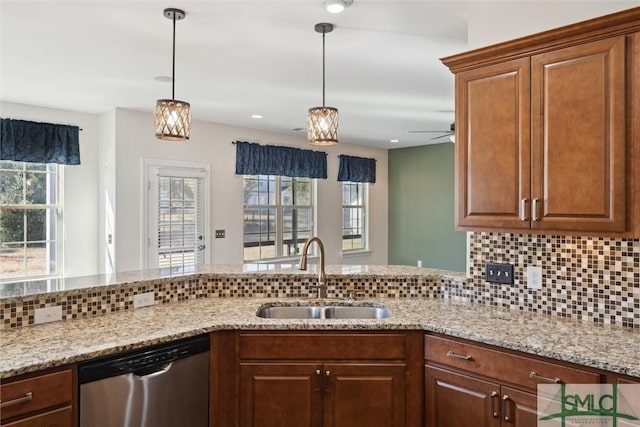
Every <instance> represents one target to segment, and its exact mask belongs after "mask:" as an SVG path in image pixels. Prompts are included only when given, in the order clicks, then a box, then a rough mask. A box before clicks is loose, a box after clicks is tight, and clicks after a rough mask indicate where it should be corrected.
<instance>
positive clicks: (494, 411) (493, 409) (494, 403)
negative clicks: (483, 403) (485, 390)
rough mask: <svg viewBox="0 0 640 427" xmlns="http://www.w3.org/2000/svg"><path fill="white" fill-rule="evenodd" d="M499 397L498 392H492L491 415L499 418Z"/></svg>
mask: <svg viewBox="0 0 640 427" xmlns="http://www.w3.org/2000/svg"><path fill="white" fill-rule="evenodd" d="M497 397H498V392H496V391H492V392H491V415H492V416H493V418H498V417H499V416H500V414H498V412H497V411H496V398H497Z"/></svg>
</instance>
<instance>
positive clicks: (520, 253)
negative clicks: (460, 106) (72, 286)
mask: <svg viewBox="0 0 640 427" xmlns="http://www.w3.org/2000/svg"><path fill="white" fill-rule="evenodd" d="M487 262H500V263H509V264H513V265H514V285H500V284H493V283H488V282H486V281H485V280H484V272H485V264H486V263H487ZM529 265H536V266H541V267H542V279H543V280H542V282H543V285H542V289H541V290H532V289H528V288H527V286H526V267H527V266H529ZM380 267H381V268H383V269H384V270H385V271H388V274H343V275H340V274H337V275H327V279H328V282H329V296H330V297H334V298H347V297H355V298H452V299H462V300H470V301H472V302H475V303H479V304H487V305H492V306H498V307H505V308H510V309H515V310H521V311H531V312H537V313H542V314H548V315H557V316H562V317H569V318H576V319H580V320H589V321H593V322H596V323H605V324H615V325H620V326H623V327H629V328H639V327H640V240H633V239H614V238H600V237H597V238H591V237H574V236H540V235H519V234H511V233H490V232H471V233H468V247H467V274H466V277H467V278H466V279H465V277H464V275H463V274H456V273H452V274H446V272H442V271H436V270H430V269H424V270H422V269H421V270H420V271H424V272H425V273H424V274H401V273H399V271H401V270H402V269H403V267H399V268H398V267H395V266H388V267H383V266H380ZM408 268H409V267H408ZM411 268H413V267H411ZM406 269H407V268H405V270H406ZM430 272H432V273H430ZM433 272H435V273H433ZM315 283H316V278H315V276H310V275H304V274H303V275H300V274H291V273H289V274H286V273H285V274H279V273H278V274H260V273H246V274H240V275H238V274H207V273H204V274H192V275H189V276H183V277H174V278H166V279H155V280H143V281H136V282H131V283H124V284H118V285H107V286H100V287H94V288H85V289H77V290H70V291H61V292H55V293H51V294H40V295H34V296H23V297H15V298H7V299H5V300H0V329H11V328H16V327H20V326H26V325H32V324H33V323H34V313H35V309H36V308H45V307H51V306H56V305H60V306H62V319H63V320H69V319H76V318H82V317H89V316H98V315H103V314H108V313H113V312H119V311H124V310H130V309H133V296H134V295H136V294H140V293H145V292H149V291H153V292H154V293H155V304H168V303H171V302H173V301H184V300H188V299H196V298H225V297H255V298H285V297H298V298H307V297H314V296H315V295H316V289H315V288H314V286H313V285H314V284H315Z"/></svg>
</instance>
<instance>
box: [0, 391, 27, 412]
mask: <svg viewBox="0 0 640 427" xmlns="http://www.w3.org/2000/svg"><path fill="white" fill-rule="evenodd" d="M31 399H33V393H32V392H28V393H27V394H25V395H24V396H22V397H18V398H17V399H13V400H8V401H6V402H3V401H1V400H0V408H8V407H9V406H14V405H19V404H21V403H24V402H28V401H30V400H31Z"/></svg>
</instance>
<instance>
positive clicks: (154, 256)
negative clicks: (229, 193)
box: [147, 165, 209, 273]
mask: <svg viewBox="0 0 640 427" xmlns="http://www.w3.org/2000/svg"><path fill="white" fill-rule="evenodd" d="M147 172H148V186H147V187H148V191H147V193H148V221H149V222H148V234H147V268H166V269H170V270H171V272H175V273H190V272H193V271H195V270H196V266H197V265H199V264H204V263H208V262H209V253H208V246H209V245H208V241H209V237H208V236H207V233H206V232H207V229H208V227H206V222H207V221H206V218H208V216H209V215H208V206H207V205H208V204H207V203H206V195H208V192H207V191H206V187H208V186H207V183H208V179H209V178H208V176H209V175H208V171H207V170H206V169H203V168H197V167H194V168H188V167H171V166H167V165H163V166H161V165H149V166H148V169H147Z"/></svg>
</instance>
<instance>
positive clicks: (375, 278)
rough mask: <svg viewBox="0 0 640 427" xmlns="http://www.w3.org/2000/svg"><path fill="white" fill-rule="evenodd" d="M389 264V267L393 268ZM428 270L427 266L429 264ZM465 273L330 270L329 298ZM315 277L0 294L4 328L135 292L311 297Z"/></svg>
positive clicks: (202, 278) (126, 305)
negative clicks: (47, 311)
mask: <svg viewBox="0 0 640 427" xmlns="http://www.w3.org/2000/svg"><path fill="white" fill-rule="evenodd" d="M392 269H393V268H390V269H389V270H392ZM425 271H427V270H425ZM464 280H465V279H464V277H463V275H458V276H456V275H455V274H453V275H451V276H446V275H443V276H441V275H434V274H422V275H421V274H415V275H406V274H394V273H390V274H389V275H380V274H376V275H327V281H328V287H329V291H328V292H329V297H330V298H356V299H359V298H434V297H437V296H439V294H440V288H441V287H442V283H443V282H445V281H448V282H455V281H460V282H464ZM316 281H317V279H316V277H315V276H310V275H307V274H305V275H296V274H259V273H247V274H244V275H237V274H230V275H225V274H194V275H189V276H184V277H174V278H167V279H156V280H147V281H139V282H132V283H125V284H118V285H105V286H99V287H93V288H84V289H76V290H70V291H60V292H54V293H51V294H40V295H33V296H21V297H13V298H7V299H5V300H0V329H12V328H17V327H21V326H27V325H33V324H34V315H35V310H36V309H37V308H45V307H52V306H57V305H59V306H62V320H71V319H77V318H83V317H90V316H99V315H103V314H108V313H115V312H119V311H124V310H132V309H133V296H134V295H137V294H142V293H146V292H151V291H153V292H154V294H155V295H154V299H155V304H168V303H171V302H175V301H185V300H189V299H197V298H232V297H235V298H238V297H248V298H312V297H315V296H316V295H317V288H316V287H315V286H314V285H315V283H316Z"/></svg>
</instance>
